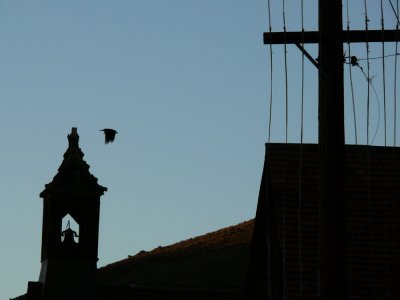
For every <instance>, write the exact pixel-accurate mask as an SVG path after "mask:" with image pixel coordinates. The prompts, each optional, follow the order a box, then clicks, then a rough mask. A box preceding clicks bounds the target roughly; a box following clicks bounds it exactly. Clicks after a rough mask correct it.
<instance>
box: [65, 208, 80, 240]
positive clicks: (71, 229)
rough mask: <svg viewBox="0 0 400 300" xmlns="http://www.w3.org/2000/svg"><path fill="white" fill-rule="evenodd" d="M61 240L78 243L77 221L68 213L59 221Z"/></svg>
mask: <svg viewBox="0 0 400 300" xmlns="http://www.w3.org/2000/svg"><path fill="white" fill-rule="evenodd" d="M61 242H62V243H64V242H72V243H79V223H78V222H76V221H75V219H74V218H73V217H72V216H71V215H70V214H67V215H65V216H64V218H63V219H62V222H61Z"/></svg>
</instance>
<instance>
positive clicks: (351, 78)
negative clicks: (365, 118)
mask: <svg viewBox="0 0 400 300" xmlns="http://www.w3.org/2000/svg"><path fill="white" fill-rule="evenodd" d="M346 12H347V34H348V35H349V36H350V17H349V2H348V0H346ZM348 40H349V42H348V43H347V49H348V51H349V57H351V46H350V38H348ZM349 77H350V90H351V101H352V103H353V121H354V141H355V144H356V145H357V144H358V142H357V119H356V105H355V100H354V87H353V74H352V70H351V66H350V64H349Z"/></svg>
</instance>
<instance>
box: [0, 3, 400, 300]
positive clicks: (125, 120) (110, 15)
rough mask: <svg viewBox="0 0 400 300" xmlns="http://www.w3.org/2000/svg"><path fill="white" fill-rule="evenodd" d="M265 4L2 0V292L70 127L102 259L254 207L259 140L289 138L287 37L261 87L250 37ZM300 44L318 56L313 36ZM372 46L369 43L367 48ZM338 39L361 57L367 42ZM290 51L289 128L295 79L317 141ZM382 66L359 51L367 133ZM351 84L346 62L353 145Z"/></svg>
mask: <svg viewBox="0 0 400 300" xmlns="http://www.w3.org/2000/svg"><path fill="white" fill-rule="evenodd" d="M392 2H393V3H394V4H395V5H396V3H395V2H396V0H392ZM300 3H301V1H299V0H296V1H295V0H287V1H286V7H285V18H286V22H287V30H289V31H298V30H301V14H300V11H301V8H300ZM343 3H346V1H343ZM367 3H368V9H369V10H370V13H369V14H368V17H369V19H370V22H369V25H370V26H371V28H375V29H377V28H380V6H379V1H377V0H369V1H367ZM363 4H364V1H361V0H354V1H351V3H350V14H351V27H352V28H357V29H362V28H364V23H363V22H364V19H363V18H364V16H365V11H364V7H363ZM383 4H384V12H385V16H386V17H385V24H386V26H387V27H388V28H394V27H395V24H396V23H395V20H396V19H395V17H394V14H393V12H392V11H391V7H390V5H389V1H388V0H386V1H384V2H383ZM316 11H317V4H316V1H315V0H304V18H303V20H304V26H305V29H306V30H316V29H317V24H318V19H317V13H316ZM268 15H269V14H268V1H267V0H252V1H242V0H218V1H215V0H201V1H199V0H190V1H188V0H168V1H165V0H136V1H133V0H116V1H106V0H87V1H78V0H71V1H61V0H52V1H49V0H48V1H46V0H43V1H27V0H19V1H10V0H3V1H0V44H1V47H0V127H1V128H2V129H3V130H2V142H1V148H0V163H1V168H0V180H1V181H0V182H1V188H2V193H1V195H2V196H1V199H0V236H1V237H2V242H1V255H0V279H1V280H0V282H1V283H0V298H1V299H8V298H12V297H16V296H18V295H20V294H23V293H25V292H26V288H27V282H28V281H36V280H37V279H38V276H39V272H40V243H41V226H42V205H43V204H42V199H41V198H40V197H39V193H40V192H41V191H42V190H43V189H44V185H45V184H46V183H49V182H50V181H51V180H52V178H53V176H54V175H55V174H56V173H57V168H58V167H59V165H60V164H61V162H62V159H63V154H64V152H65V151H66V149H67V146H68V142H67V134H68V133H70V131H71V128H72V127H77V128H78V134H79V136H80V148H81V149H82V151H83V152H84V153H85V157H84V159H85V161H86V162H87V163H88V164H89V165H90V166H91V168H90V171H91V173H92V174H93V175H94V176H96V177H97V178H98V179H99V183H100V184H101V185H103V186H106V187H107V188H108V191H107V192H106V193H105V195H104V196H102V198H101V216H100V236H99V261H98V266H99V267H101V266H104V265H107V264H109V263H112V262H115V261H118V260H121V259H124V258H127V256H128V255H135V254H136V253H138V252H139V251H141V250H151V249H153V248H156V247H158V246H166V245H169V244H172V243H175V242H179V241H181V240H185V239H188V238H191V237H195V236H198V235H201V234H205V233H207V232H210V231H214V230H217V229H220V228H222V227H226V226H230V225H234V224H237V223H240V222H242V221H245V220H248V219H251V218H253V217H254V215H255V209H256V204H257V197H258V189H259V183H260V179H261V173H262V166H263V161H264V143H265V142H266V141H267V140H268V139H270V140H271V141H272V142H285V140H286V135H285V131H286V130H285V124H286V122H285V99H286V93H285V90H286V86H285V72H284V70H285V68H284V51H283V47H282V46H274V47H273V52H272V57H273V61H272V66H273V77H272V85H271V76H270V66H271V61H270V52H269V51H270V48H269V46H266V45H263V40H262V33H263V32H264V31H267V30H268V26H269V18H268ZM344 19H345V22H346V11H344ZM271 24H272V29H273V30H274V31H282V28H283V17H282V1H277V0H271ZM345 25H346V24H345ZM394 47H395V44H393V43H390V44H388V46H387V47H386V48H385V51H386V52H385V53H386V54H393V53H395V48H394ZM306 49H307V51H309V52H310V54H311V55H312V56H313V57H317V55H318V54H317V48H316V46H315V45H307V46H306ZM345 50H346V51H347V45H346V47H345ZM381 51H382V46H381V45H380V44H378V45H371V48H370V57H378V56H382V52H381ZM351 53H352V55H357V57H359V58H360V66H361V67H363V70H364V71H366V61H365V60H362V59H363V58H365V57H366V46H365V44H362V45H361V44H360V45H354V46H352V49H351ZM394 61H395V60H394V56H390V57H388V58H387V59H386V71H385V72H386V73H385V74H386V79H387V86H386V97H385V101H386V102H385V103H387V116H386V119H387V144H388V145H391V144H393V143H394V138H393V134H394V130H393V128H394V124H395V122H394V115H396V116H397V115H398V111H397V110H394V100H393V99H394V83H393V82H394V81H393V76H394V75H393V74H394ZM301 62H302V55H301V53H300V52H299V50H298V49H297V48H295V47H294V46H289V45H288V47H287V70H288V71H287V74H288V97H287V98H288V103H289V105H288V114H289V121H288V138H287V140H288V142H296V143H297V142H299V141H300V128H301V126H300V125H301V121H300V120H301V117H300V116H301V113H300V111H301V110H300V103H301V101H300V100H301V97H300V95H301V90H303V91H304V105H305V111H304V118H303V119H304V126H303V127H304V142H313V143H315V142H316V141H317V140H316V137H317V132H318V127H317V118H318V117H317V71H316V68H315V67H314V66H313V65H312V64H311V63H310V62H308V61H307V59H305V61H304V74H305V75H304V79H305V80H304V86H303V87H302V85H301V77H302V76H301V74H302V73H301V70H302V67H301ZM352 76H353V83H354V93H355V95H356V96H355V107H356V124H357V136H358V143H366V127H367V126H366V124H367V119H366V103H367V102H368V101H367V99H368V95H367V90H368V81H367V80H366V78H365V76H364V75H363V73H362V71H361V69H360V68H358V67H354V68H353V69H352ZM382 78H383V73H382V59H374V60H371V75H370V79H371V80H370V89H371V90H372V86H373V88H374V90H376V92H377V95H375V93H374V92H373V91H371V92H370V93H371V96H370V101H369V102H370V105H371V109H370V110H371V112H370V117H371V120H370V128H371V129H370V130H369V131H370V137H369V141H370V142H371V140H372V137H373V135H374V132H375V129H376V128H377V129H378V131H377V135H376V139H375V140H374V144H375V145H383V144H384V137H385V134H384V129H383V128H384V127H383V125H382V124H383V120H384V119H385V118H384V109H383V102H384V100H383V99H384V98H383V96H382V95H383V86H384V85H383V79H382ZM349 83H350V80H349V71H348V65H345V86H346V99H345V101H346V102H345V103H346V104H345V105H346V106H345V107H346V115H345V117H346V123H345V124H346V141H347V142H348V143H355V137H354V117H353V116H354V114H353V111H352V99H351V93H350V84H349ZM271 88H272V91H273V92H272V100H273V106H272V119H271V124H272V125H271V134H270V135H269V133H268V124H269V107H270V100H271V97H270V95H271ZM396 93H398V92H396ZM397 97H398V95H397ZM399 117H400V116H399ZM378 120H379V125H378ZM399 120H400V119H399ZM396 124H397V123H396ZM396 126H397V125H396ZM102 128H114V129H116V130H117V131H118V135H117V138H116V140H115V142H114V143H112V144H108V145H105V144H104V138H103V136H102V133H101V132H100V131H99V129H102ZM397 132H399V131H398V130H397ZM397 140H399V139H397Z"/></svg>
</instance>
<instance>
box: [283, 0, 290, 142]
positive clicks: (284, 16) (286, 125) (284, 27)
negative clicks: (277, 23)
mask: <svg viewBox="0 0 400 300" xmlns="http://www.w3.org/2000/svg"><path fill="white" fill-rule="evenodd" d="M282 17H283V31H284V32H285V33H286V15H285V0H282ZM284 39H285V40H284V46H283V47H284V54H285V139H286V143H287V142H288V123H289V113H288V111H289V90H288V71H287V66H288V63H287V44H286V34H285V38H284Z"/></svg>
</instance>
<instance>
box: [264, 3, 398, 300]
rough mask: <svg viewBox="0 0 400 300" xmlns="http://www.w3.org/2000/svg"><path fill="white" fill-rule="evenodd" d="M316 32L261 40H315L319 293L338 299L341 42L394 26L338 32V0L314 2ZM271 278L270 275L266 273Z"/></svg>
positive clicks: (380, 37) (391, 33) (373, 37)
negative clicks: (317, 26)
mask: <svg viewBox="0 0 400 300" xmlns="http://www.w3.org/2000/svg"><path fill="white" fill-rule="evenodd" d="M318 24H319V31H313V32H272V33H269V32H267V33H264V44H296V46H297V47H299V48H300V50H301V51H302V52H303V53H305V54H306V56H307V58H309V59H311V60H312V58H311V56H310V55H309V54H308V53H307V51H306V50H305V49H303V48H302V46H301V44H307V43H318V44H319V54H318V62H316V61H314V60H312V62H313V63H314V65H316V66H317V68H318V82H319V84H318V88H319V93H318V95H319V101H318V104H319V111H318V112H319V117H318V123H319V132H318V138H319V141H318V143H319V148H320V179H321V181H320V182H321V186H320V210H319V220H320V222H319V225H320V226H319V227H320V241H319V293H320V296H321V297H320V299H321V300H333V299H335V300H338V299H340V300H342V299H346V298H347V295H346V294H347V292H346V255H345V251H346V244H345V195H344V194H343V186H344V182H343V177H344V176H343V175H344V145H345V138H344V136H345V135H344V92H343V64H344V60H345V58H344V52H343V43H347V42H349V43H357V42H382V41H386V42H388V41H399V34H398V32H397V31H396V30H385V31H382V30H371V31H368V33H366V31H346V32H343V22H342V0H319V22H318ZM272 276H273V275H272Z"/></svg>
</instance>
